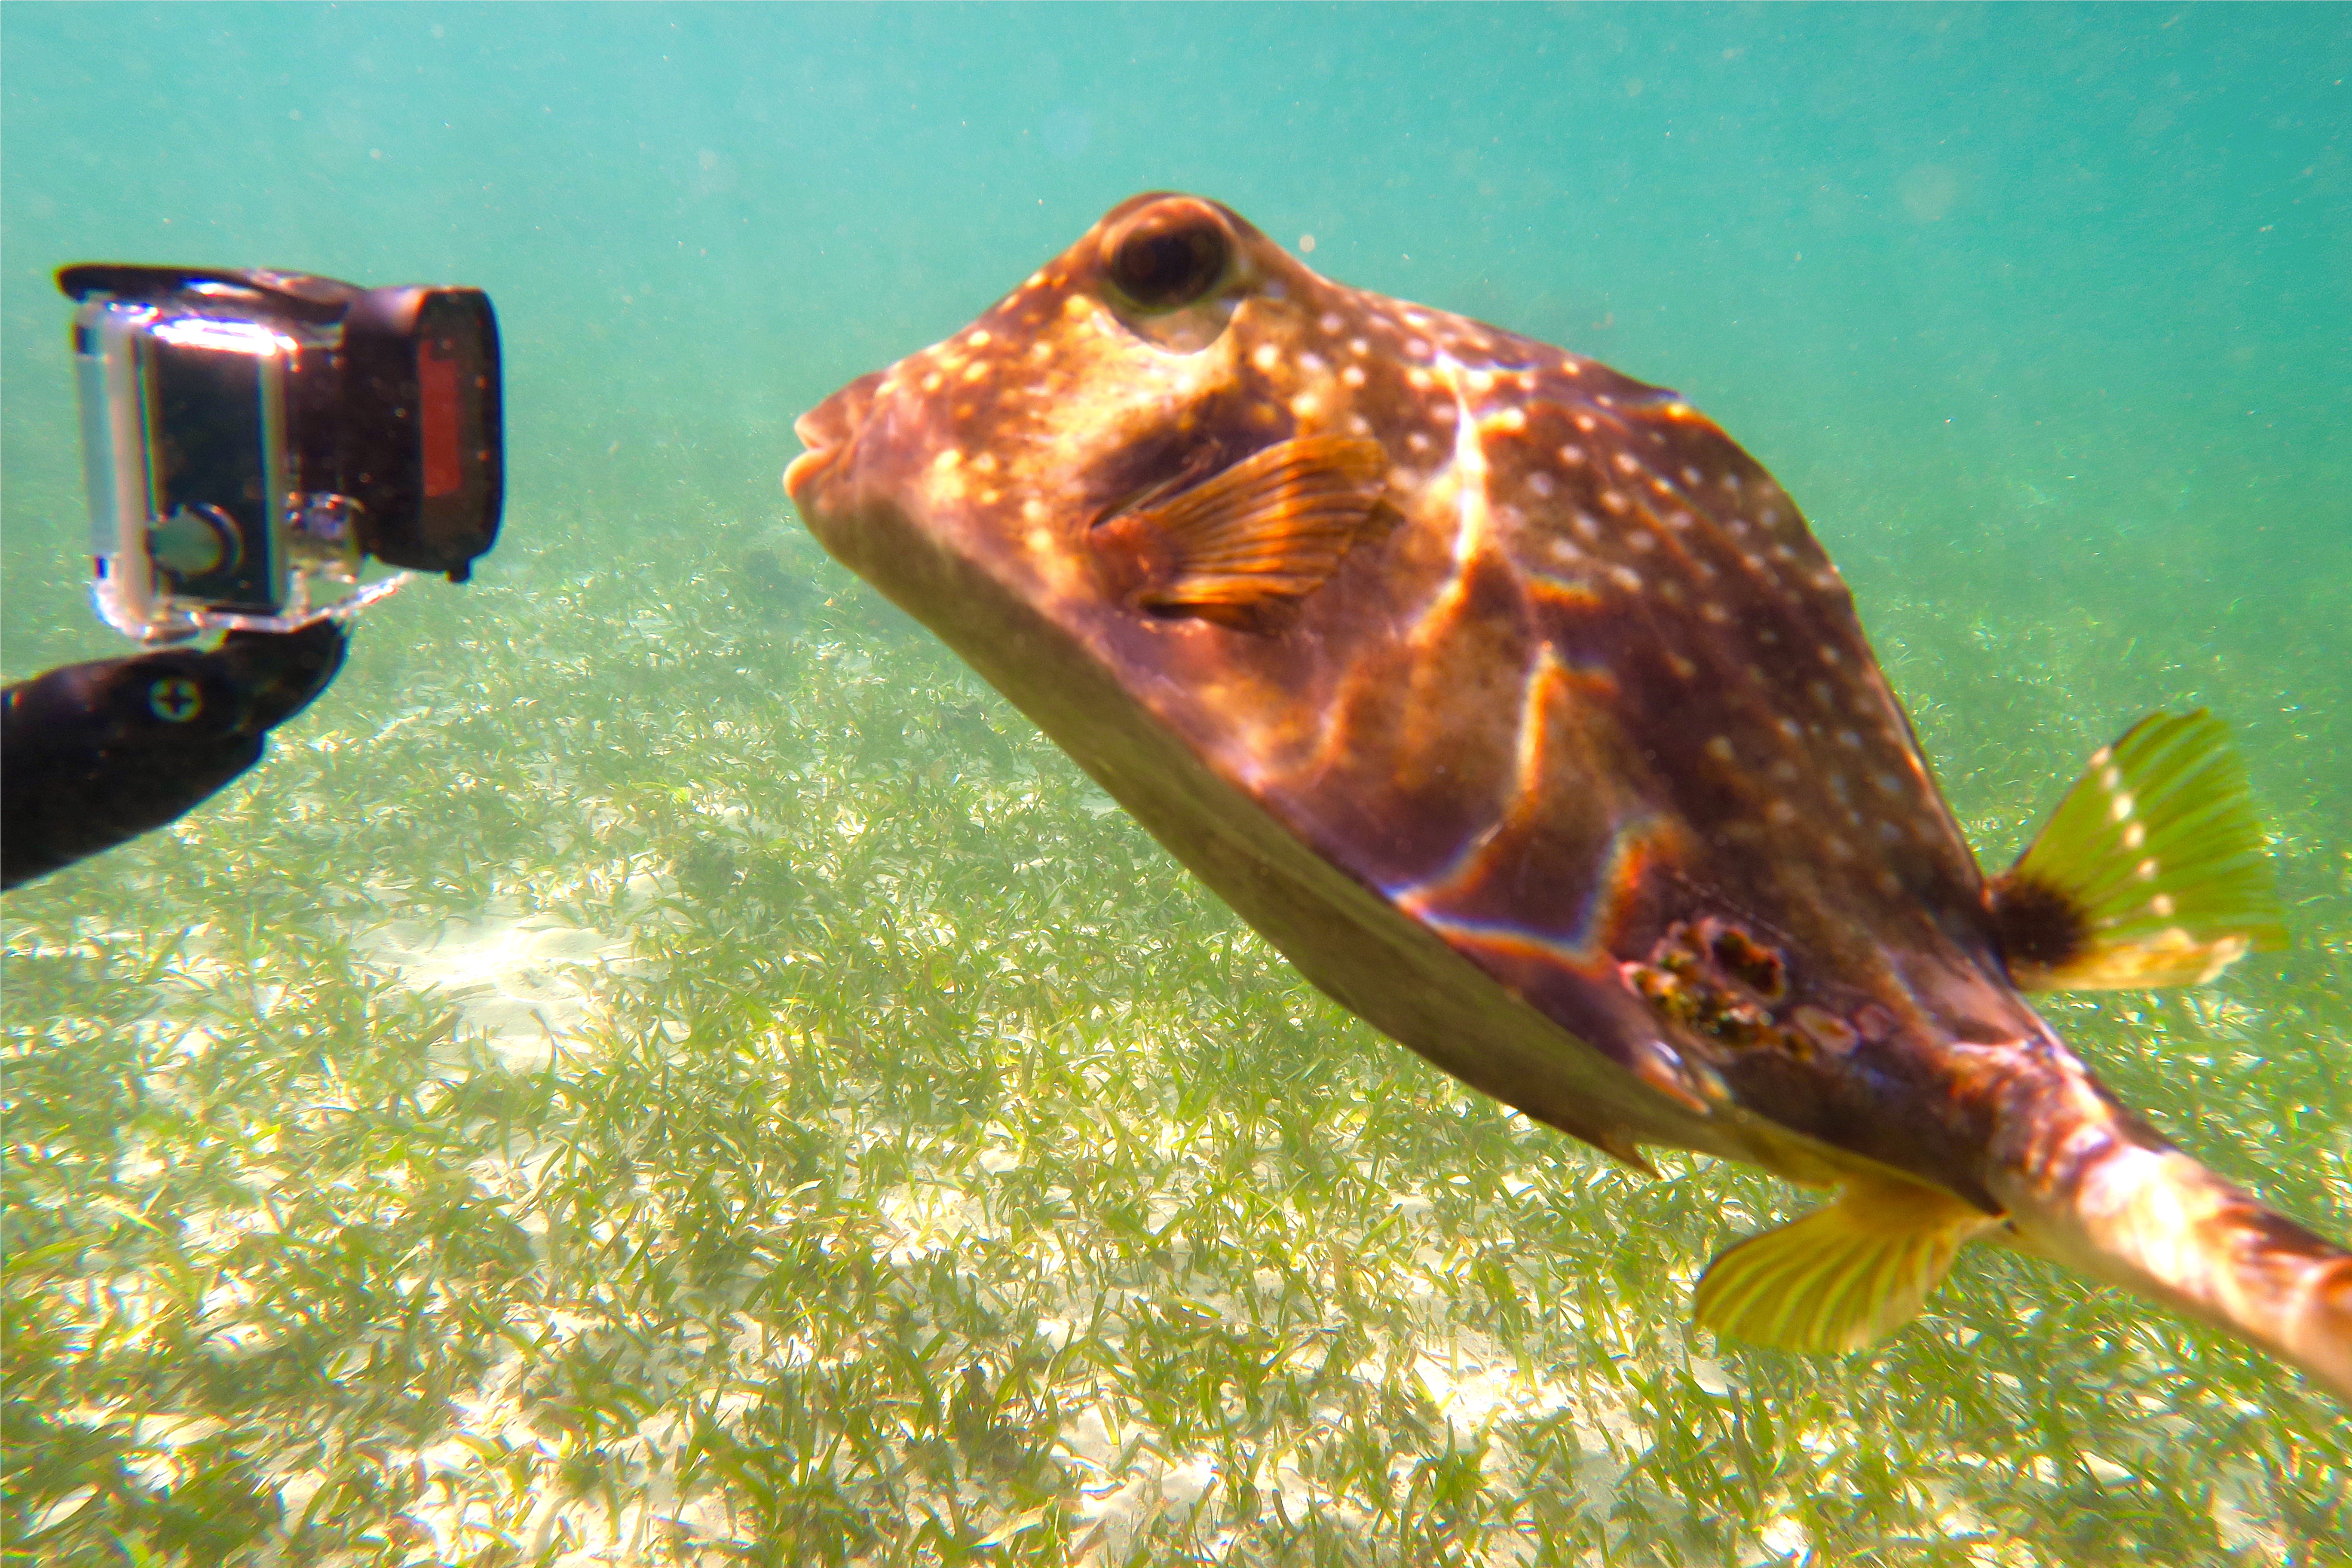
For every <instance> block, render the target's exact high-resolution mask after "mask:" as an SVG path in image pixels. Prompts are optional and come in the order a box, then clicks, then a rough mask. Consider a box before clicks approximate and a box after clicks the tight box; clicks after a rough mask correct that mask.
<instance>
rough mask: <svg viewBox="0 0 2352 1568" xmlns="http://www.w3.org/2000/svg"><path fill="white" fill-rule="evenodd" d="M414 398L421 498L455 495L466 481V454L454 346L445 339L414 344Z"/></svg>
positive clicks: (431, 498) (463, 409) (462, 402)
mask: <svg viewBox="0 0 2352 1568" xmlns="http://www.w3.org/2000/svg"><path fill="white" fill-rule="evenodd" d="M416 400H417V411H416V424H417V434H418V435H419V437H421V438H422V440H423V444H424V447H425V451H424V458H425V498H426V499H427V500H438V499H440V498H441V497H443V496H449V495H456V494H457V491H458V489H460V488H461V487H462V486H463V485H464V484H465V482H466V454H465V451H464V449H463V447H462V446H461V445H460V443H459V439H458V431H459V430H460V429H461V428H462V427H463V426H464V423H465V421H464V419H463V417H462V416H463V415H464V413H465V408H464V400H463V398H462V396H461V395H460V394H459V391H458V375H457V348H456V345H454V344H453V343H451V342H449V341H448V340H447V339H446V338H442V339H438V340H436V339H431V338H428V339H426V340H425V341H424V342H420V343H418V344H417V345H416Z"/></svg>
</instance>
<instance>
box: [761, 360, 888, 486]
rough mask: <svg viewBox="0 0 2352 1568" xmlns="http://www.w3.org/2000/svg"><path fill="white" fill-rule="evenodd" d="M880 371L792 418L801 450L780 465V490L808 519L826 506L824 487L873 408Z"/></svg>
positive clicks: (852, 446)
mask: <svg viewBox="0 0 2352 1568" xmlns="http://www.w3.org/2000/svg"><path fill="white" fill-rule="evenodd" d="M884 374H885V373H884V372H881V371H875V372H873V373H871V374H866V375H861V376H859V377H858V378H857V379H856V381H853V382H851V383H850V384H848V385H847V386H845V387H843V388H842V389H841V390H840V391H839V392H836V393H835V394H834V395H832V396H831V397H828V398H826V399H825V400H824V402H823V403H820V404H818V405H816V406H815V407H814V408H812V409H810V410H809V411H808V412H807V413H806V414H803V415H802V416H800V418H799V419H798V420H796V421H794V422H793V435H794V436H796V437H799V438H800V443H801V445H802V446H803V447H806V448H807V450H805V451H803V453H802V454H801V455H800V456H799V457H797V458H793V460H792V462H791V463H790V464H788V465H786V467H785V468H784V493H785V494H787V495H789V496H791V497H792V498H793V505H795V506H797V507H799V508H800V509H801V513H802V515H803V516H804V517H807V518H809V519H810V520H811V521H814V519H815V517H816V514H817V513H818V511H819V510H831V509H830V508H829V507H827V506H826V505H825V502H826V500H829V499H830V498H829V497H827V496H826V495H825V494H824V490H825V489H826V487H828V486H829V485H830V484H831V483H833V482H834V481H835V480H836V479H838V478H839V476H840V475H841V474H842V473H843V472H844V471H845V465H844V459H845V458H848V457H850V455H851V454H852V452H853V451H854V449H855V447H856V443H857V437H858V435H859V433H860V432H861V431H863V430H864V429H865V427H866V419H867V418H868V416H871V415H872V413H873V411H874V394H875V390H876V388H877V387H879V386H880V385H881V384H882V377H883V375H884ZM852 467H854V465H852Z"/></svg>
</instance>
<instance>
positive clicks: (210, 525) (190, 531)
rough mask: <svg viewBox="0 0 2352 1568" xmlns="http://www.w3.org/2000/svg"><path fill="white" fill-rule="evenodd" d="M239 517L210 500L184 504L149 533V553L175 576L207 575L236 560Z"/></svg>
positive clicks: (156, 562) (232, 563) (228, 565)
mask: <svg viewBox="0 0 2352 1568" xmlns="http://www.w3.org/2000/svg"><path fill="white" fill-rule="evenodd" d="M236 540H237V534H236V520H235V519H234V518H232V517H230V516H229V515H228V514H227V513H226V512H225V511H223V510H221V509H220V508H218V507H216V506H215V505H213V504H212V503H211V502H209V501H197V502H194V504H192V505H188V506H184V507H182V508H180V509H179V510H177V511H175V512H173V514H172V515H171V516H169V517H167V518H165V519H164V520H163V521H161V522H159V523H157V524H156V525H155V526H154V527H153V528H152V529H151V530H149V531H148V534H147V553H148V555H149V556H150V557H152V559H153V561H154V563H155V564H156V565H158V566H161V567H162V568H163V570H164V571H166V572H169V573H170V574H172V575H173V576H174V577H203V576H207V575H209V574H212V573H215V572H218V571H221V570H223V569H224V568H226V567H231V566H235V565H236V556H237V542H236Z"/></svg>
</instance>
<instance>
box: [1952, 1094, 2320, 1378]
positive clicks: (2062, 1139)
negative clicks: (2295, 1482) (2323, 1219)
mask: <svg viewBox="0 0 2352 1568" xmlns="http://www.w3.org/2000/svg"><path fill="white" fill-rule="evenodd" d="M2062 1057H2063V1066H2064V1068H2067V1069H2071V1070H2068V1071H2066V1072H2064V1073H2063V1075H2062V1077H2061V1079H2059V1080H2058V1081H2051V1080H2045V1087H2046V1089H2047V1090H2048V1092H2045V1093H2042V1094H2028V1095H2021V1096H2020V1097H2019V1099H2018V1100H2015V1101H2012V1103H2011V1106H2010V1107H2009V1109H2008V1113H2007V1116H2006V1117H2005V1121H2007V1122H2008V1125H2007V1126H2006V1127H2005V1128H2004V1129H2003V1140H2002V1141H2003V1142H2004V1143H2005V1144H2006V1145H2008V1146H2007V1147H2005V1148H2003V1149H2001V1150H2000V1151H1998V1153H1999V1156H2000V1157H1999V1158H1998V1159H1997V1160H1996V1161H1995V1162H1994V1169H1993V1170H1992V1171H1991V1172H1990V1186H1991V1188H1992V1191H1993V1194H1994V1195H1995V1196H1996V1197H1998V1198H1999V1199H2000V1201H2001V1202H2002V1203H2003V1204H2004V1205H2007V1207H2008V1208H2009V1211H2010V1215H2011V1220H2012V1222H2013V1223H2014V1224H2015V1226H2016V1227H2017V1229H2018V1231H2019V1233H2020V1237H2021V1240H2022V1242H2023V1243H2024V1245H2025V1246H2026V1247H2028V1248H2030V1249H2031V1250H2032V1251H2035V1252H2040V1253H2042V1254H2044V1255H2046V1256H2048V1257H2051V1258H2056V1259H2057V1260H2058V1261H2060V1262H2063V1263H2065V1264H2067V1265H2068V1266H2070V1267H2072V1268H2077V1269H2080V1270H2081V1271H2082V1272H2084V1273H2085V1274H2088V1275H2091V1276H2092V1277H2094V1278H2095V1279H2105V1280H2106V1281H2108V1282H2110V1283H2112V1284H2116V1285H2120V1286H2123V1287H2125V1288H2126V1289H2131V1290H2136V1291H2137V1292H2139V1293H2140V1294H2141V1295H2144V1296H2147V1297H2150V1298H2152V1299H2154V1300H2158V1301H2162V1302H2164V1303H2165V1304H2166V1305H2168V1306H2169V1307H2171V1308H2173V1309H2174V1310H2178V1311H2180V1312H2183V1313H2186V1314H2188V1315H2189V1316H2191V1317H2196V1318H2201V1319H2203V1320H2204V1321H2207V1322H2210V1323H2213V1324H2216V1325H2218V1326H2220V1327H2221V1328H2223V1329H2227V1330H2229V1331H2231V1332H2232V1333H2235V1334H2237V1335H2238V1336H2239V1337H2241V1338H2242V1339H2244V1340H2247V1341H2248V1342H2252V1343H2253V1344H2255V1345H2258V1346H2260V1347H2262V1348H2263V1350H2266V1351H2268V1352H2271V1353H2272V1354H2273V1355H2275V1356H2278V1357H2279V1358H2281V1359H2282V1360H2284V1361H2287V1362H2290V1363H2294V1365H2296V1366H2299V1367H2301V1368H2303V1369H2304V1370H2305V1372H2307V1373H2310V1374H2311V1375H2312V1376H2314V1377H2315V1378H2317V1379H2318V1380H2319V1381H2320V1382H2322V1383H2325V1384H2327V1385H2328V1386H2330V1387H2331V1388H2333V1389H2335V1390H2336V1392H2337V1393H2338V1394H2343V1395H2344V1396H2345V1397H2346V1398H2347V1399H2352V1252H2347V1251H2345V1250H2344V1249H2343V1248H2341V1247H2336V1246H2335V1245H2333V1244H2332V1243H2330V1242H2327V1241H2326V1240H2323V1239H2322V1238H2320V1237H2317V1236H2315V1235H2313V1234H2312V1233H2311V1232H2310V1231H2307V1230H2305V1229H2304V1228H2303V1226H2299V1225H2297V1224H2295V1223H2294V1221H2293V1220H2290V1219H2288V1218H2286V1217H2285V1216H2284V1215H2280V1214H2278V1213H2276V1212H2275V1211H2273V1210H2272V1209H2269V1208H2267V1207H2265V1206H2263V1204H2262V1203H2261V1202H2260V1201H2259V1200H2257V1199H2256V1198H2254V1197H2253V1196H2252V1194H2249V1193H2246V1192H2244V1191H2242V1189H2240V1188H2238V1187H2236V1186H2233V1185H2231V1184H2230V1183H2228V1182H2225V1181H2223V1180H2222V1179H2221V1177H2219V1176H2217V1175H2215V1174H2214V1173H2212V1172H2210V1171H2209V1170H2207V1169H2206V1168H2205V1167H2204V1166H2202V1165H2200V1164H2199V1163H2197V1162H2196V1161H2194V1160H2192V1159H2190V1158H2189V1156H2188V1155H2186V1154H2184V1153H2182V1152H2180V1151H2179V1150H2178V1149H2175V1148H2173V1147H2172V1146H2171V1145H2170V1144H2168V1143H2167V1142H2165V1141H2164V1140H2163V1139H2162V1138H2160V1137H2158V1135H2157V1134H2156V1133H2155V1132H2154V1131H2151V1130H2149V1129H2148V1128H2147V1126H2145V1125H2143V1124H2142V1123H2140V1122H2139V1121H2137V1119H2135V1118H2133V1117H2131V1116H2129V1115H2128V1114H2126V1112H2124V1111H2123V1110H2120V1109H2119V1108H2117V1107H2116V1105H2115V1103H2114V1102H2113V1101H2112V1100H2109V1099H2108V1098H2107V1097H2106V1095H2105V1093H2104V1092H2103V1091H2102V1090H2100V1089H2099V1088H2098V1086H2097V1085H2096V1084H2095V1083H2094V1082H2093V1081H2092V1080H2091V1078H2090V1075H2089V1074H2088V1073H2087V1072H2085V1071H2084V1069H2083V1068H2082V1066H2081V1064H2080V1063H2078V1062H2075V1061H2074V1059H2073V1058H2072V1057H2066V1056H2063V1053H2062Z"/></svg>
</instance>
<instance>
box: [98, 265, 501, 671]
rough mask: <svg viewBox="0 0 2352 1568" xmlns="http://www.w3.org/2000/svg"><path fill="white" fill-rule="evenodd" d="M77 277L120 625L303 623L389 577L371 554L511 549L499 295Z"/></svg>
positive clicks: (436, 567) (267, 626)
mask: <svg viewBox="0 0 2352 1568" xmlns="http://www.w3.org/2000/svg"><path fill="white" fill-rule="evenodd" d="M58 288H59V289H62V290H64V292H65V293H66V294H67V295H68V296H69V297H71V298H72V299H73V300H76V301H77V302H78V308H77V309H76V310H75V311H74V318H73V351H74V367H75V372H76V377H77V380H78V383H79V390H80V399H81V432H82V461H83V470H84V478H85V479H86V480H87V489H88V491H89V516H90V534H91V538H90V553H91V556H92V558H93V564H92V573H93V578H92V584H91V591H92V595H93V597H94V598H95V599H96V601H97V605H98V611H99V614H100V616H102V617H103V618H104V619H105V620H106V621H107V622H108V624H110V625H111V626H115V627H117V628H118V629H120V630H121V631H123V632H126V633H128V634H130V635H131V636H132V637H138V638H140V639H141V640H142V641H145V642H171V641H175V640H178V639H181V638H184V637H194V636H196V635H197V634H199V633H202V632H205V631H208V630H212V629H215V628H229V629H236V630H246V631H292V630H295V629H297V628H298V627H299V626H304V625H306V624H308V623H309V622H310V621H313V620H316V619H318V618H320V616H326V615H333V614H338V613H342V612H346V611H348V610H350V609H352V608H354V607H356V606H357V605H361V604H364V603H366V602H367V601H368V600H369V599H371V598H373V597H375V596H377V595H379V594H381V593H382V592H383V591H385V590H387V589H388V588H389V586H390V585H391V583H390V582H386V581H377V582H373V583H371V582H369V581H368V580H367V564H368V563H369V562H370V561H375V562H380V563H383V564H384V565H386V566H392V567H404V568H409V569H412V570H415V571H422V572H437V573H441V574H445V575H446V576H447V577H448V578H449V580H450V581H451V582H460V583H461V582H464V581H465V580H466V578H467V574H469V573H470V572H471V570H472V567H473V563H474V561H475V559H476V558H477V557H478V556H479V555H481V554H482V553H483V552H486V551H488V549H489V548H490V546H491V545H492V544H494V543H496V542H497V541H498V532H499V509H500V507H501V506H502V504H503V502H504V499H505V439H504V430H503V421H502V413H501V404H500V392H499V335H498V322H497V319H496V318H495V316H493V314H492V313H491V310H490V301H489V299H488V296H487V295H485V294H483V293H482V292H481V291H480V290H479V289H441V288H393V289H361V288H357V287H355V286H353V285H352V284H349V283H341V282H338V281H336V280H335V279H331V278H314V277H309V276H306V275H303V274H299V273H289V272H270V271H265V270H259V269H244V270H211V269H206V268H183V267H137V266H116V265H89V266H80V267H68V268H65V269H64V270H63V271H61V272H59V273H58ZM394 581H396V579H395V580H394Z"/></svg>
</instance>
